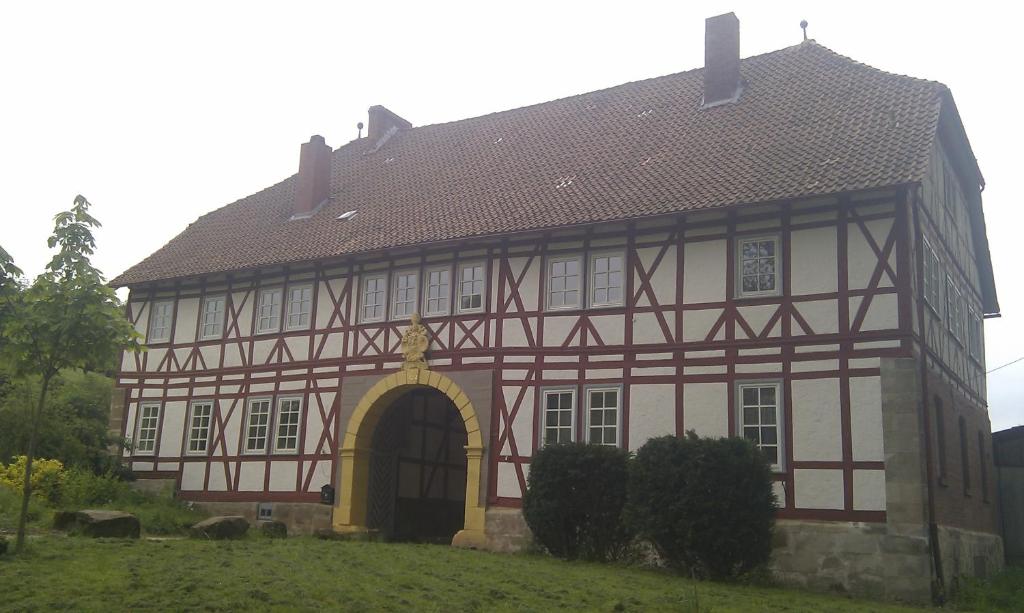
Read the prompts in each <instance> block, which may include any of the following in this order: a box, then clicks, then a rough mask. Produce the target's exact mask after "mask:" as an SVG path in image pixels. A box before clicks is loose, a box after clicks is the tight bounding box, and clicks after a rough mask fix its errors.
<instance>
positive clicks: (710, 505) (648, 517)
mask: <svg viewBox="0 0 1024 613" xmlns="http://www.w3.org/2000/svg"><path fill="white" fill-rule="evenodd" d="M775 510H776V502H775V496H774V494H773V492H772V483H771V471H770V468H769V466H768V462H767V460H766V459H765V458H764V455H763V454H762V453H761V452H760V451H759V450H758V449H757V448H756V447H755V446H754V445H752V444H751V443H750V442H749V441H746V440H744V439H740V438H726V439H708V438H700V437H698V436H697V435H696V434H694V433H693V432H689V433H687V436H686V437H685V438H682V439H680V438H676V437H672V436H664V437H660V438H655V439H651V440H649V441H648V442H647V443H646V444H645V445H644V446H643V447H641V448H640V450H639V451H637V453H636V458H635V459H634V460H633V462H632V463H631V467H630V475H629V503H628V505H627V508H626V517H627V519H628V521H629V523H630V525H631V527H632V528H633V529H634V530H636V532H637V533H638V534H639V536H640V537H642V538H646V539H648V540H650V541H651V543H652V544H653V545H654V547H655V548H656V549H657V550H658V553H659V554H660V555H661V557H662V558H663V559H664V560H665V562H666V563H667V564H668V565H670V566H672V567H674V568H677V569H679V570H683V571H686V572H688V573H691V574H694V575H696V576H701V577H709V578H712V579H723V578H730V577H736V576H739V575H741V574H745V573H748V572H750V571H751V570H753V569H755V568H757V567H758V566H759V565H762V564H763V563H765V562H767V561H768V557H769V556H770V555H771V541H772V529H773V526H774V522H775Z"/></svg>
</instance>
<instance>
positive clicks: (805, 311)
mask: <svg viewBox="0 0 1024 613" xmlns="http://www.w3.org/2000/svg"><path fill="white" fill-rule="evenodd" d="M838 305H839V301H838V300H835V299H830V300H813V301H810V302H797V303H794V304H793V307H794V308H795V309H796V310H797V311H798V312H799V313H800V316H801V317H803V318H804V321H806V322H807V325H808V326H810V327H811V331H812V332H814V333H815V334H835V333H837V332H839V306H838ZM851 317H852V316H851ZM790 330H791V331H792V334H793V336H802V335H803V334H804V329H803V328H802V327H801V326H800V324H799V323H797V321H796V319H793V322H792V324H791V325H790Z"/></svg>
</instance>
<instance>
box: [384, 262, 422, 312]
mask: <svg viewBox="0 0 1024 613" xmlns="http://www.w3.org/2000/svg"><path fill="white" fill-rule="evenodd" d="M394 278H395V280H394V287H393V288H391V292H392V293H391V318H392V319H405V318H407V317H409V316H410V315H412V314H413V313H415V312H416V298H417V297H418V296H419V287H418V286H419V280H420V274H419V271H416V270H412V271H408V270H407V271H402V272H396V273H395V274H394Z"/></svg>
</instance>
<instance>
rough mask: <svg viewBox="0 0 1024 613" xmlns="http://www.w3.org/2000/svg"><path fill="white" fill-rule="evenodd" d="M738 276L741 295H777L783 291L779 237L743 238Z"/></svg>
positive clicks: (739, 245) (740, 247) (739, 244)
mask: <svg viewBox="0 0 1024 613" xmlns="http://www.w3.org/2000/svg"><path fill="white" fill-rule="evenodd" d="M737 248H738V251H739V253H738V254H737V258H736V260H737V264H738V265H739V270H738V271H737V274H736V277H737V280H738V285H739V287H738V289H739V295H740V297H752V296H775V295H778V294H779V293H781V290H782V283H781V281H782V279H781V275H780V274H779V273H780V270H781V267H780V255H779V237H777V236H761V237H757V238H741V239H740V240H739V241H738V242H737Z"/></svg>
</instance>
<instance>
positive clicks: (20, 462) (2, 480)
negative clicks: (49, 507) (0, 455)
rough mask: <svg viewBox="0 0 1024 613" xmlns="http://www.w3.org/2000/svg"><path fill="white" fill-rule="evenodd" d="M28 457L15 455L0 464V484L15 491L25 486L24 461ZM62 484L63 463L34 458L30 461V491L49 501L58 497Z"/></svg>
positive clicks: (53, 500) (55, 500)
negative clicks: (5, 463)
mask: <svg viewBox="0 0 1024 613" xmlns="http://www.w3.org/2000/svg"><path fill="white" fill-rule="evenodd" d="M27 461H28V458H26V457H25V456H23V455H21V456H17V457H15V458H14V461H13V462H11V463H10V464H8V465H7V466H4V465H2V464H0V485H6V486H7V487H9V488H11V489H13V490H14V491H16V492H20V491H21V489H22V488H23V487H24V486H25V463H26V462H27ZM63 484H64V464H62V463H61V462H60V460H47V459H45V458H36V459H35V460H33V461H32V493H33V494H38V495H39V496H44V497H46V498H47V499H49V500H50V501H51V502H57V500H59V499H60V492H61V486H63Z"/></svg>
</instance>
